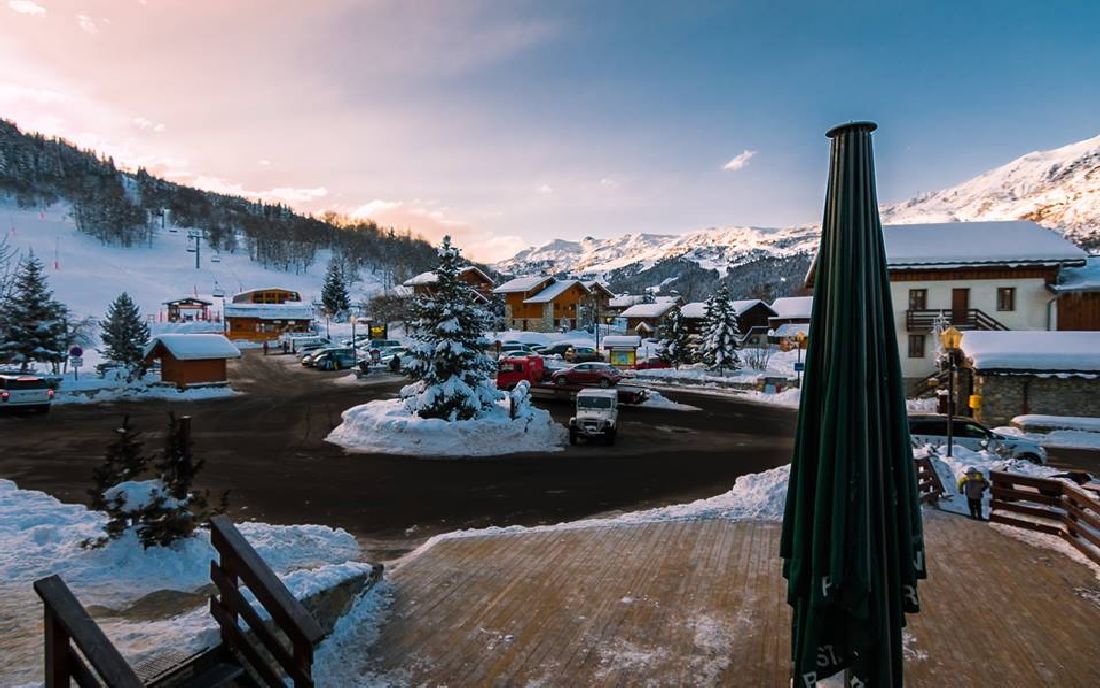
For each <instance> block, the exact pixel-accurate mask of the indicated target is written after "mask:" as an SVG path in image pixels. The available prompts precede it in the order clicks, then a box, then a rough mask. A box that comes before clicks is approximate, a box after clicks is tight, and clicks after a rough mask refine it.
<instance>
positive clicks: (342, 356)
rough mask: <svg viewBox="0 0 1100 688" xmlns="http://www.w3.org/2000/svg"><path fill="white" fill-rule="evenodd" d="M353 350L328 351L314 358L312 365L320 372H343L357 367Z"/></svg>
mask: <svg viewBox="0 0 1100 688" xmlns="http://www.w3.org/2000/svg"><path fill="white" fill-rule="evenodd" d="M355 362H356V361H355V351H354V350H353V349H326V350H325V351H322V352H320V353H318V354H317V355H316V356H314V357H313V360H312V362H311V363H310V365H311V366H312V367H314V368H317V369H318V370H342V369H345V368H354V367H355Z"/></svg>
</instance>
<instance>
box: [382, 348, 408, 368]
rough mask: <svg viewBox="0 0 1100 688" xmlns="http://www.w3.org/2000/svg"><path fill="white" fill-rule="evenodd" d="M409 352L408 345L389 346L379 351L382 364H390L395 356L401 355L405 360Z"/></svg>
mask: <svg viewBox="0 0 1100 688" xmlns="http://www.w3.org/2000/svg"><path fill="white" fill-rule="evenodd" d="M408 353H409V349H408V347H405V346H387V347H386V348H384V349H382V350H381V351H380V352H379V356H378V358H379V361H380V362H381V363H382V365H389V364H390V361H391V360H392V359H393V357H394V356H400V357H401V360H402V361H404V360H405V358H406V355H407V354H408Z"/></svg>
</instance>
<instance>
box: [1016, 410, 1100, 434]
mask: <svg viewBox="0 0 1100 688" xmlns="http://www.w3.org/2000/svg"><path fill="white" fill-rule="evenodd" d="M1012 424H1013V425H1016V426H1019V427H1021V428H1024V429H1025V430H1026V429H1027V427H1028V426H1029V425H1030V426H1033V427H1039V428H1055V429H1057V430H1083V431H1085V432H1100V418H1087V417H1083V416H1042V415H1039V414H1036V413H1029V414H1026V415H1023V416H1016V417H1015V418H1013V419H1012Z"/></svg>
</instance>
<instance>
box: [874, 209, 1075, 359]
mask: <svg viewBox="0 0 1100 688" xmlns="http://www.w3.org/2000/svg"><path fill="white" fill-rule="evenodd" d="M882 233H883V239H884V241H885V247H886V262H887V267H888V269H889V271H890V294H891V297H892V299H893V304H894V327H895V328H896V331H897V337H898V346H899V349H900V352H901V364H902V374H903V375H904V376H905V377H906V378H910V379H919V378H924V377H927V376H928V375H931V374H932V373H934V372H935V371H936V356H937V353H938V351H937V350H938V341H936V340H935V332H936V328H937V324H940V325H942V326H946V325H947V324H952V325H954V326H955V327H956V328H958V329H960V330H964V331H966V330H989V331H998V330H1000V331H1003V330H1056V329H1059V326H1058V325H1059V323H1058V294H1057V292H1056V291H1055V285H1056V284H1057V282H1058V278H1059V273H1060V271H1062V270H1063V269H1066V268H1070V267H1075V266H1083V265H1085V263H1086V259H1087V254H1086V253H1085V252H1084V251H1083V250H1081V249H1080V248H1078V247H1077V246H1075V245H1073V244H1072V243H1070V242H1069V241H1068V240H1067V239H1065V238H1064V237H1062V235H1060V234H1058V233H1057V232H1054V231H1051V230H1049V229H1046V228H1045V227H1041V226H1040V225H1037V224H1035V223H1034V222H1028V221H1011V222H954V223H944V224H923V225H887V226H885V227H883V230H882ZM1075 329H1077V328H1075Z"/></svg>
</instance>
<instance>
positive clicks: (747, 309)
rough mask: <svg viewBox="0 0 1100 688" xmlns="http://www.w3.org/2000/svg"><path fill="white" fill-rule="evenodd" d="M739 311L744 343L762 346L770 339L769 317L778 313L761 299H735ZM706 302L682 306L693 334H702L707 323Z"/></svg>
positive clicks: (682, 312) (734, 304)
mask: <svg viewBox="0 0 1100 688" xmlns="http://www.w3.org/2000/svg"><path fill="white" fill-rule="evenodd" d="M731 305H732V306H733V310H734V312H735V313H737V326H738V328H739V329H740V330H741V336H742V344H749V345H753V346H760V345H762V344H765V343H766V342H767V339H768V330H769V329H770V325H769V319H770V318H772V317H775V316H776V315H778V314H777V313H776V312H775V311H774V310H772V307H771V306H769V305H768V304H766V303H764V302H763V301H761V300H760V299H746V300H743V301H733V302H732V303H731ZM705 311H706V304H705V303H703V302H702V301H697V302H694V303H686V304H684V305H683V306H681V307H680V313H681V314H682V315H683V318H684V325H685V327H686V328H687V331H688V332H689V333H691V334H695V335H701V334H703V329H704V327H705V325H706V317H705V316H706V313H705Z"/></svg>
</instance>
